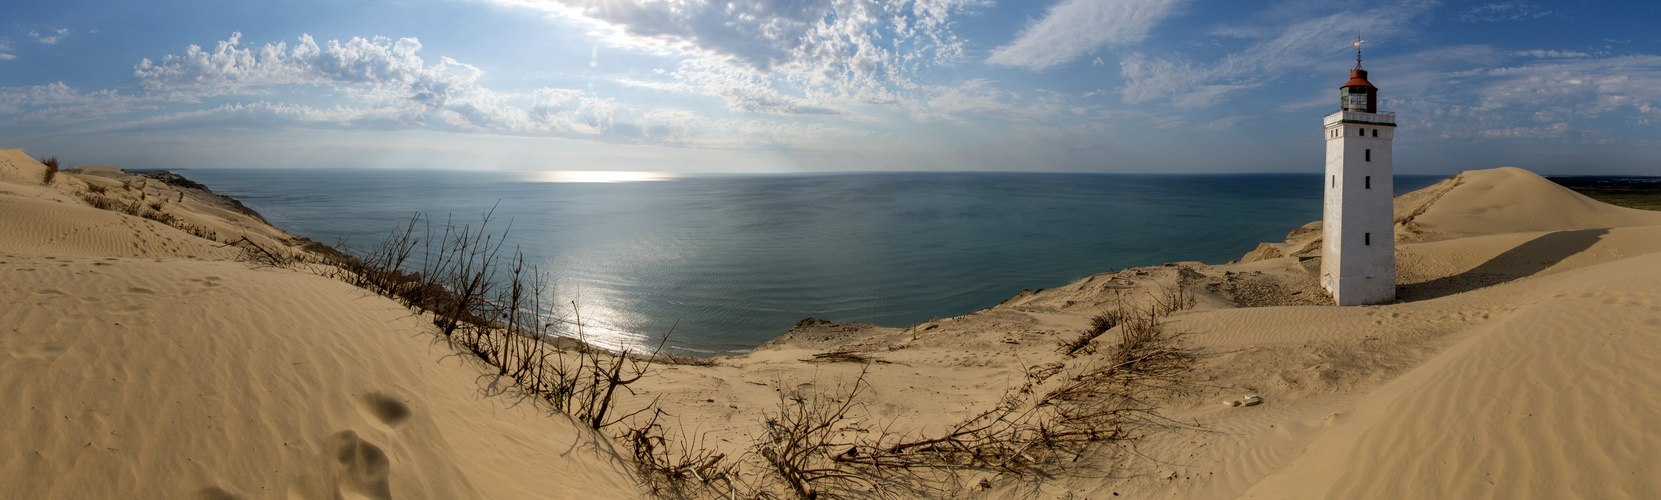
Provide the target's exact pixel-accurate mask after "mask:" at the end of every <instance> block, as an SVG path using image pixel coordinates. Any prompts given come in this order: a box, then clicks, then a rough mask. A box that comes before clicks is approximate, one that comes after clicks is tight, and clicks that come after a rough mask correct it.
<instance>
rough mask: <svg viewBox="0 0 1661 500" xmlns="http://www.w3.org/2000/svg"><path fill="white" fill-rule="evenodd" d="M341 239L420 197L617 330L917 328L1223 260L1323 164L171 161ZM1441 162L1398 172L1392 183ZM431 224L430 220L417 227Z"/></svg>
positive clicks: (687, 345) (727, 344)
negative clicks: (1295, 168) (443, 167)
mask: <svg viewBox="0 0 1661 500" xmlns="http://www.w3.org/2000/svg"><path fill="white" fill-rule="evenodd" d="M175 171H176V172H178V173H180V174H182V175H184V176H186V177H188V178H190V179H192V180H195V181H197V182H201V183H203V184H205V185H207V186H208V187H209V188H210V189H212V190H213V191H214V192H215V193H218V194H223V195H228V196H231V197H233V198H236V199H238V200H241V201H242V202H243V203H244V204H245V205H247V206H248V207H249V208H252V209H254V210H255V211H258V212H259V213H260V214H261V215H263V216H264V217H265V219H266V220H267V221H269V222H270V223H272V224H273V225H275V226H277V227H279V228H282V229H284V230H286V231H288V232H290V233H293V234H296V235H299V236H304V237H307V238H310V239H312V240H315V241H319V242H322V243H325V244H329V245H334V246H339V247H343V248H341V249H342V250H345V251H348V252H354V251H364V250H368V249H371V248H373V247H374V246H375V245H376V244H377V243H378V242H379V241H380V240H381V238H383V237H384V236H385V235H386V234H388V233H389V232H391V231H393V230H394V229H397V228H402V227H403V226H404V225H405V224H407V223H408V222H409V220H410V217H411V216H412V215H414V214H424V215H425V216H426V217H427V218H428V219H429V220H430V221H431V222H432V223H433V225H434V226H435V227H442V225H443V224H444V223H445V221H446V220H449V221H452V222H454V223H456V224H458V225H460V224H473V225H474V226H477V224H478V223H479V221H480V220H481V218H482V216H483V214H484V213H486V212H487V211H490V210H492V208H493V207H494V210H495V212H494V222H493V223H492V226H491V227H492V228H494V230H497V231H499V230H502V229H509V231H510V232H509V235H508V240H507V241H508V249H509V251H511V250H512V249H514V248H515V247H517V248H518V249H519V250H521V251H523V252H524V253H525V256H526V262H527V264H531V265H534V266H536V267H537V268H538V269H539V270H540V271H542V272H545V273H547V274H548V275H549V277H550V278H551V281H552V283H551V287H550V290H549V296H548V297H547V299H548V300H547V302H548V303H550V304H556V305H562V306H563V307H556V308H555V309H554V310H553V311H551V313H552V314H554V315H555V316H558V317H567V316H569V314H568V313H571V312H572V311H571V308H572V305H571V304H572V303H575V305H576V307H577V308H579V310H580V314H581V317H582V320H583V324H584V327H585V328H584V329H585V334H586V335H587V336H588V338H590V339H591V340H594V341H597V342H598V343H600V344H603V345H608V346H611V347H624V346H628V347H646V346H655V345H657V343H658V342H659V341H660V340H661V339H662V336H663V335H664V334H665V333H666V332H668V331H669V330H670V329H671V328H673V329H674V330H673V331H674V333H673V335H672V337H671V339H670V341H669V343H668V344H667V346H668V350H669V351H670V352H672V353H675V354H693V355H714V354H734V353H741V352H745V351H748V350H749V349H751V348H753V347H755V346H756V345H759V344H761V343H762V342H765V341H767V340H771V339H773V338H775V337H777V336H779V335H781V334H783V333H785V332H786V331H788V330H789V329H790V327H791V326H793V325H794V324H795V323H797V322H798V321H800V320H802V319H804V318H809V317H817V318H822V319H826V320H831V321H839V322H867V323H875V324H878V325H882V326H889V327H905V326H910V325H912V324H916V323H921V322H926V321H929V320H931V319H934V318H940V317H951V316H958V315H962V314H966V313H969V312H973V311H975V310H979V309H984V308H987V307H991V306H993V305H996V304H998V303H999V302H1002V301H1003V300H1005V299H1008V298H1009V297H1012V296H1014V295H1015V294H1016V293H1019V292H1020V291H1021V290H1023V289H1040V288H1051V287H1056V286H1061V285H1065V284H1067V283H1070V282H1073V281H1076V280H1078V279H1082V278H1084V277H1087V276H1090V275H1092V274H1096V273H1101V272H1107V271H1112V270H1118V269H1124V268H1127V267H1136V266H1146V265H1158V264H1163V263H1167V262H1181V261H1201V262H1206V263H1212V264H1218V263H1224V262H1227V261H1230V260H1234V259H1238V258H1239V257H1240V256H1241V255H1243V254H1245V253H1246V252H1248V251H1250V250H1252V249H1253V248H1255V246H1256V245H1257V243H1258V242H1263V241H1280V240H1282V239H1283V238H1284V237H1285V236H1286V233H1287V232H1288V231H1291V230H1292V229H1294V228H1296V227H1298V226H1301V225H1303V224H1306V223H1308V222H1311V221H1314V220H1318V219H1320V217H1321V174H1314V173H1310V174H1302V173H1292V174H1215V175H1196V174H1183V175H1163V174H1065V173H1009V172H987V173H980V172H974V173H965V172H949V173H916V172H906V173H825V174H719V175H683V174H665V173H656V172H631V173H604V172H580V171H562V172H537V173H516V172H473V171H469V172H462V171H435V170H368V169H363V170H353V169H338V170H336V169H299V170H278V169H252V170H251V169H179V170H175ZM1443 178H1444V177H1443V176H1400V175H1398V176H1396V177H1395V186H1396V193H1397V194H1400V193H1404V192H1408V191H1412V190H1415V189H1418V188H1421V187H1424V186H1428V185H1430V184H1433V183H1435V182H1436V181H1438V180H1441V179H1443ZM417 232H418V233H419V232H420V229H419V228H418V229H417Z"/></svg>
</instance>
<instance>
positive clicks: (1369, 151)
mask: <svg viewBox="0 0 1661 500" xmlns="http://www.w3.org/2000/svg"><path fill="white" fill-rule="evenodd" d="M1366 154H1367V161H1373V150H1371V149H1369V150H1367V153H1366Z"/></svg>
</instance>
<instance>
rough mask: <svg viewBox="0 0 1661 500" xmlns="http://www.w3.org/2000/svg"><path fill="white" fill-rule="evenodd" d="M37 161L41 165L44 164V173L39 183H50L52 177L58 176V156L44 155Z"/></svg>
mask: <svg viewBox="0 0 1661 500" xmlns="http://www.w3.org/2000/svg"><path fill="white" fill-rule="evenodd" d="M39 161H40V164H41V165H46V173H45V174H44V175H43V176H42V178H41V183H42V184H46V185H51V184H52V179H53V178H55V177H57V176H58V157H56V156H45V157H41V158H40V159H39Z"/></svg>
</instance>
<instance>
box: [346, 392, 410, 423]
mask: <svg viewBox="0 0 1661 500" xmlns="http://www.w3.org/2000/svg"><path fill="white" fill-rule="evenodd" d="M359 403H361V404H362V408H363V411H364V413H368V414H369V415H370V416H372V417H375V419H376V420H379V421H381V423H383V424H386V426H387V427H391V428H393V429H397V428H398V427H400V426H402V425H404V422H407V421H409V417H410V415H411V412H410V409H409V405H406V404H404V400H403V399H402V398H398V397H396V396H392V395H389V394H386V393H380V392H371V393H369V394H364V395H363V397H362V398H360V399H359Z"/></svg>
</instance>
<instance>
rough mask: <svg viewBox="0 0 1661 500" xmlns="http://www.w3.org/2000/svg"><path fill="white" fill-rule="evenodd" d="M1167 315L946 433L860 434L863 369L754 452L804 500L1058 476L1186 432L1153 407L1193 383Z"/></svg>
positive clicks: (1132, 322) (776, 421) (782, 421)
mask: <svg viewBox="0 0 1661 500" xmlns="http://www.w3.org/2000/svg"><path fill="white" fill-rule="evenodd" d="M1160 318H1161V316H1159V315H1158V314H1156V313H1155V311H1154V310H1149V311H1146V312H1144V313H1139V314H1133V315H1130V316H1128V317H1125V318H1122V320H1121V321H1122V323H1120V324H1119V325H1117V326H1118V328H1119V329H1120V332H1121V333H1120V339H1119V340H1120V341H1119V343H1118V344H1117V345H1115V346H1112V347H1110V348H1104V349H1101V350H1100V352H1099V353H1098V355H1096V356H1091V357H1088V358H1079V359H1078V360H1077V361H1075V362H1074V366H1073V367H1072V368H1071V369H1066V370H1062V369H1057V370H1053V372H1055V373H1046V374H1044V375H1043V376H1033V377H1031V378H1029V380H1028V382H1027V383H1026V384H1025V385H1023V386H1022V387H1021V388H1019V389H1017V390H1014V391H1011V392H1009V393H1006V394H1005V396H1004V397H1003V398H1002V399H1001V400H1000V401H999V403H998V404H997V405H995V406H994V407H992V408H990V409H987V410H983V411H981V412H980V413H978V414H976V415H974V416H972V417H970V418H967V419H964V420H962V421H960V422H958V423H957V424H954V425H952V426H951V427H949V428H947V429H946V430H945V431H943V432H939V433H933V434H905V433H895V432H890V431H889V430H888V429H887V428H884V429H877V430H868V429H864V428H861V427H859V425H858V422H860V421H861V420H862V419H860V418H857V417H860V415H854V413H855V410H856V409H858V408H861V407H860V405H859V403H858V401H857V400H858V398H859V396H860V395H861V393H862V392H863V391H864V386H863V385H862V384H863V381H864V376H865V374H864V372H862V373H861V375H860V378H859V379H858V380H856V381H855V383H854V384H853V385H852V386H844V387H843V388H841V389H839V390H837V391H833V392H832V393H830V394H817V393H806V394H804V393H789V394H788V395H787V396H785V398H784V399H783V400H781V402H780V406H779V409H778V410H777V413H773V414H768V416H767V417H766V426H767V428H766V431H765V433H764V434H763V436H762V439H759V440H758V441H757V443H756V444H755V446H754V448H753V450H754V454H755V455H756V456H759V457H761V458H762V462H763V463H762V467H763V469H764V470H766V471H767V472H768V473H769V474H768V477H771V478H773V479H774V480H775V481H776V482H777V483H778V484H777V485H776V487H777V488H782V489H784V490H786V491H788V492H790V493H792V494H794V496H796V497H798V498H834V497H845V496H871V495H875V496H883V497H896V496H897V497H910V496H920V495H926V494H932V493H939V492H941V491H943V490H945V489H946V488H948V487H950V486H951V485H956V484H959V481H958V477H959V474H961V473H962V472H965V471H977V470H978V471H989V472H995V473H1008V474H1016V475H1027V474H1039V473H1053V472H1057V471H1058V470H1059V469H1061V468H1064V467H1068V466H1069V465H1068V464H1071V463H1073V462H1074V461H1076V460H1077V458H1078V457H1079V456H1080V455H1081V454H1082V453H1084V452H1085V451H1087V450H1089V449H1090V448H1091V447H1092V446H1095V445H1097V444H1101V443H1112V442H1123V441H1126V440H1131V439H1135V438H1136V437H1138V436H1139V435H1140V434H1141V433H1142V432H1145V431H1147V430H1149V429H1153V428H1167V427H1174V426H1178V425H1179V424H1175V423H1174V422H1171V421H1169V420H1166V419H1164V418H1162V417H1160V416H1159V415H1158V413H1157V412H1156V410H1157V405H1156V402H1157V400H1158V398H1160V397H1165V396H1170V395H1180V394H1187V393H1190V392H1191V391H1192V386H1191V384H1190V383H1189V382H1188V381H1187V379H1186V378H1185V374H1186V373H1187V371H1188V369H1189V368H1190V367H1191V366H1192V364H1193V362H1194V361H1195V359H1196V354H1195V352H1194V351H1192V350H1190V349H1187V348H1183V347H1181V346H1180V342H1179V337H1180V335H1177V334H1173V333H1171V332H1169V331H1167V330H1166V328H1165V327H1164V325H1163V323H1161V321H1160ZM1046 380H1049V382H1047V383H1046V382H1045V381H1046ZM873 435H874V437H873ZM762 489H763V490H766V489H768V488H767V487H766V485H763V488H762Z"/></svg>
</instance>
